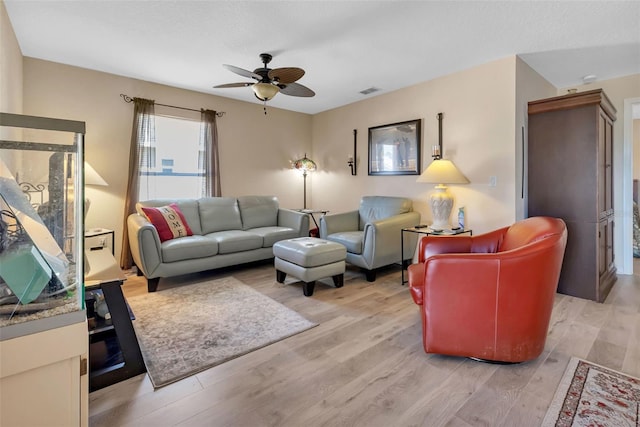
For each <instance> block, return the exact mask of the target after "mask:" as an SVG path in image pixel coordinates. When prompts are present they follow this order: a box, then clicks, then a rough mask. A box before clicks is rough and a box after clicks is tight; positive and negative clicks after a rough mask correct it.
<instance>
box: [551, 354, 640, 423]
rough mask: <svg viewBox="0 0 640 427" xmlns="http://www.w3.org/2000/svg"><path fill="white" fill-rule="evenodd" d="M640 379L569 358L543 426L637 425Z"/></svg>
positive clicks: (639, 405)
mask: <svg viewBox="0 0 640 427" xmlns="http://www.w3.org/2000/svg"><path fill="white" fill-rule="evenodd" d="M639 410H640V379H638V378H634V377H631V376H629V375H626V374H623V373H621V372H617V371H614V370H612V369H609V368H605V367H604V366H600V365H596V364H594V363H591V362H588V361H586V360H582V359H578V358H576V357H573V358H571V360H570V361H569V365H568V366H567V369H566V371H565V373H564V376H563V377H562V380H561V381H560V385H559V386H558V389H557V390H556V394H555V396H554V397H553V401H552V402H551V406H550V407H549V410H548V411H547V414H546V416H545V417H544V420H543V422H542V427H549V426H556V427H565V426H594V427H595V426H620V427H622V426H630V427H638V426H639V425H640V424H639V419H638V417H639V414H638V411H639Z"/></svg>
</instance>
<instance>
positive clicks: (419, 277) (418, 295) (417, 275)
mask: <svg viewBox="0 0 640 427" xmlns="http://www.w3.org/2000/svg"><path fill="white" fill-rule="evenodd" d="M407 273H408V275H409V291H410V292H411V298H413V302H415V303H416V304H418V305H422V302H423V298H424V296H423V294H424V262H419V263H417V264H411V265H410V266H409V268H408V269H407Z"/></svg>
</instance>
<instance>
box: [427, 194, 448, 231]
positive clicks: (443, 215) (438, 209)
mask: <svg viewBox="0 0 640 427" xmlns="http://www.w3.org/2000/svg"><path fill="white" fill-rule="evenodd" d="M429 206H431V214H432V215H433V224H431V228H432V229H434V230H444V229H448V228H450V227H451V225H450V224H449V217H450V216H451V209H452V208H453V196H451V194H449V193H448V192H447V186H446V185H443V184H438V185H436V189H435V191H434V192H433V193H431V196H430V197H429Z"/></svg>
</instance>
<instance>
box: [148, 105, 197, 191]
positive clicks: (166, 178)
mask: <svg viewBox="0 0 640 427" xmlns="http://www.w3.org/2000/svg"><path fill="white" fill-rule="evenodd" d="M141 156H142V157H141V168H140V191H139V194H138V197H139V200H149V199H173V198H198V197H200V196H201V195H202V191H203V190H202V186H203V181H204V180H203V175H204V168H203V167H201V166H202V164H203V157H204V148H203V147H202V142H201V139H200V122H199V121H195V120H189V119H182V118H176V117H167V116H158V115H156V116H155V141H148V142H147V141H145V144H144V146H143V149H142V152H141Z"/></svg>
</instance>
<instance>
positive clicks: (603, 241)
mask: <svg viewBox="0 0 640 427" xmlns="http://www.w3.org/2000/svg"><path fill="white" fill-rule="evenodd" d="M612 266H613V218H607V219H604V220H602V221H600V224H599V230H598V274H599V275H600V276H601V277H602V276H603V275H605V274H606V273H607V272H608V271H609V270H610V269H611V268H612Z"/></svg>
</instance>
